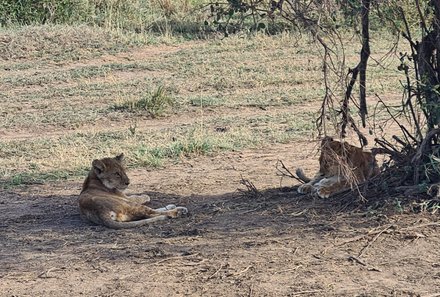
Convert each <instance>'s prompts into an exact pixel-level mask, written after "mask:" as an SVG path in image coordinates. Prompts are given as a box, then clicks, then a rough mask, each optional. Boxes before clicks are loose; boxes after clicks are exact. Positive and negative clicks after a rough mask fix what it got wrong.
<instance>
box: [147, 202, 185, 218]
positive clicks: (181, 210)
mask: <svg viewBox="0 0 440 297" xmlns="http://www.w3.org/2000/svg"><path fill="white" fill-rule="evenodd" d="M154 210H155V211H157V212H159V213H161V214H167V213H171V214H172V215H175V216H172V217H173V218H175V217H180V216H182V215H185V214H187V213H188V209H187V208H186V207H183V206H176V205H174V204H168V205H167V206H164V207H161V208H156V209H154Z"/></svg>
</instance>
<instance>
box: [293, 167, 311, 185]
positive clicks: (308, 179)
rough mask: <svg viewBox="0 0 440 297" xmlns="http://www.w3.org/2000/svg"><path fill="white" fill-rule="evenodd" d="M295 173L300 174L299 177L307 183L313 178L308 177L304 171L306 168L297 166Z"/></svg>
mask: <svg viewBox="0 0 440 297" xmlns="http://www.w3.org/2000/svg"><path fill="white" fill-rule="evenodd" d="M295 173H296V175H297V176H298V178H299V179H300V180H302V181H303V182H305V183H308V182H310V181H311V180H312V179H311V178H309V177H307V175H306V174H305V173H304V170H302V168H297V169H296V172H295Z"/></svg>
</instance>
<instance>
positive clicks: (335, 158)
mask: <svg viewBox="0 0 440 297" xmlns="http://www.w3.org/2000/svg"><path fill="white" fill-rule="evenodd" d="M379 173H380V170H379V167H378V165H377V162H376V159H375V158H374V155H373V154H372V153H371V152H368V151H364V150H363V149H362V148H360V147H356V146H354V145H351V144H349V143H347V142H340V141H337V140H333V138H331V137H328V136H327V137H324V138H323V140H322V142H321V155H320V156H319V172H318V173H317V174H316V175H315V177H314V178H312V179H310V178H308V177H307V176H305V174H304V172H303V171H302V169H301V168H298V169H297V171H296V174H297V175H298V177H299V178H300V179H301V180H303V181H304V182H305V184H302V185H300V186H299V187H298V192H299V193H302V194H305V193H313V194H317V195H318V196H319V197H321V198H328V197H329V196H331V195H333V194H335V193H338V192H340V191H342V190H345V189H347V188H350V187H353V186H355V185H357V184H359V183H361V182H364V181H366V180H367V179H369V178H371V177H373V176H375V175H377V174H379Z"/></svg>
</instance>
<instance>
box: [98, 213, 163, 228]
mask: <svg viewBox="0 0 440 297" xmlns="http://www.w3.org/2000/svg"><path fill="white" fill-rule="evenodd" d="M167 218H168V217H167V216H165V215H160V216H156V217H152V218H149V219H143V220H138V221H129V222H118V221H114V220H112V219H110V218H103V219H101V220H102V223H103V225H104V226H106V227H108V228H111V229H128V228H135V227H139V226H144V225H147V224H151V223H154V222H157V221H163V220H166V219H167Z"/></svg>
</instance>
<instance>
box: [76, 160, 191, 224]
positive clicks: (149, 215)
mask: <svg viewBox="0 0 440 297" xmlns="http://www.w3.org/2000/svg"><path fill="white" fill-rule="evenodd" d="M123 159H124V155H123V154H120V155H118V156H116V157H114V158H104V159H100V160H94V161H93V162H92V168H91V170H90V172H89V174H88V176H87V178H86V179H85V181H84V183H83V187H82V191H81V194H80V195H79V209H80V212H81V215H82V216H83V217H85V218H87V219H88V220H90V221H92V222H93V223H95V224H100V225H104V226H107V227H109V228H113V229H122V228H133V227H138V226H142V225H146V224H149V223H152V222H156V221H160V220H164V219H167V218H177V217H179V216H181V215H182V214H186V213H187V212H188V210H187V209H186V208H185V207H176V206H175V205H168V206H166V207H164V208H159V209H153V208H150V207H148V206H146V205H144V204H143V203H145V202H148V201H149V200H150V199H149V197H148V196H146V197H138V196H136V197H127V196H126V195H125V194H124V193H123V191H124V190H125V189H126V188H127V187H128V185H129V184H130V180H129V178H128V177H127V174H126V173H125V168H124V165H123Z"/></svg>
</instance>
